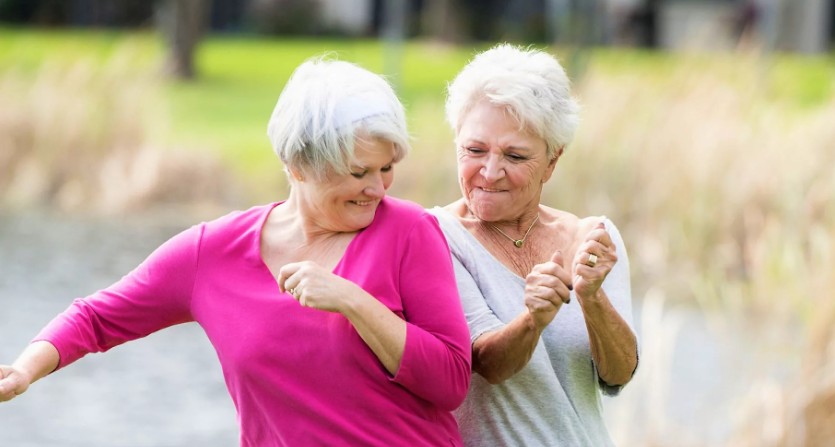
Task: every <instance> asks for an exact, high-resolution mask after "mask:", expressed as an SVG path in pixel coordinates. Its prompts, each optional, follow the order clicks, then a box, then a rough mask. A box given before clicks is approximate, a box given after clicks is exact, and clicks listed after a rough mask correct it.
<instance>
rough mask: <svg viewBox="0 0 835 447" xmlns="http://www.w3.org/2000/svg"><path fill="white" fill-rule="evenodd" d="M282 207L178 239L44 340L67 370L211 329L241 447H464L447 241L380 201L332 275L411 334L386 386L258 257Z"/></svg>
mask: <svg viewBox="0 0 835 447" xmlns="http://www.w3.org/2000/svg"><path fill="white" fill-rule="evenodd" d="M276 205H277V204H271V205H266V206H259V207H254V208H252V209H249V210H247V211H243V212H235V213H232V214H229V215H227V216H225V217H222V218H220V219H217V220H214V221H211V222H208V223H203V224H200V225H196V226H194V227H192V228H190V229H188V230H185V231H184V232H182V233H180V234H178V235H177V236H174V237H173V238H171V239H170V240H169V241H167V242H166V243H164V244H163V245H162V246H160V247H159V248H158V249H157V250H156V251H154V253H152V254H151V255H150V256H149V257H148V259H146V260H145V261H144V262H143V263H142V264H140V265H139V267H137V268H136V269H135V270H134V271H132V272H131V273H129V274H128V275H127V276H125V277H124V278H122V279H121V280H120V281H118V282H117V283H116V284H114V285H112V286H110V287H109V288H107V289H105V290H101V291H99V292H96V293H94V294H93V295H90V296H88V297H86V298H80V299H76V300H75V301H73V303H72V305H71V306H70V307H69V308H68V309H67V310H66V311H65V312H63V313H62V314H60V315H58V316H57V317H56V318H55V319H54V320H53V321H51V322H50V323H49V324H48V325H47V326H46V327H45V328H44V329H43V330H42V331H41V333H40V334H39V335H38V336H37V337H36V338H35V340H46V341H49V342H50V343H52V344H53V345H55V347H56V348H57V349H58V352H59V354H60V363H59V368H62V367H64V366H66V365H68V364H70V363H72V362H74V361H75V360H78V359H79V358H81V357H82V356H84V355H85V354H87V353H91V352H102V351H106V350H108V349H110V348H112V347H114V346H117V345H119V344H121V343H124V342H126V341H129V340H133V339H137V338H140V337H144V336H146V335H148V334H151V333H152V332H155V331H158V330H160V329H163V328H165V327H168V326H172V325H175V324H179V323H186V322H191V321H195V322H197V323H198V324H200V325H201V326H202V328H203V329H204V330H205V332H206V335H207V336H208V338H209V340H210V341H211V343H212V345H213V346H214V348H215V350H216V352H217V355H218V358H219V360H220V363H221V366H222V369H223V374H224V378H225V381H226V385H227V388H228V390H229V393H230V394H231V396H232V400H233V401H234V403H235V407H236V408H237V411H238V419H239V423H240V428H241V445H242V446H319V445H322V446H325V445H327V446H360V445H362V446H397V445H404V446H406V445H408V446H418V445H426V446H440V445H461V437H460V434H459V431H458V427H457V425H456V422H455V419H454V418H453V416H452V414H451V411H452V410H453V409H455V408H456V407H458V405H459V404H460V403H461V402H462V401H463V399H464V397H465V395H466V393H467V388H468V386H469V381H470V361H471V360H470V340H469V333H468V330H467V325H466V322H465V319H464V315H463V312H462V309H461V304H460V301H459V298H458V292H457V288H456V283H455V277H454V273H453V269H452V263H451V258H450V254H449V251H448V247H447V245H446V241H445V239H444V236H443V233H441V230H440V228H439V226H438V223H437V220H436V219H435V217H434V216H432V215H431V214H428V213H426V212H425V211H424V210H423V209H421V208H420V207H418V206H417V205H414V204H411V203H409V202H405V201H401V200H397V199H393V198H388V197H387V198H385V199H384V200H383V202H382V203H381V204H380V205H379V207H378V209H377V213H376V215H375V217H374V221H373V222H372V224H371V225H369V226H368V227H367V228H365V229H364V230H362V231H360V232H359V233H358V234H357V235H356V236H355V237H354V239H353V240H352V241H351V243H350V245H349V246H348V248H347V249H346V251H345V254H344V256H343V258H342V259H341V261H340V262H339V264H338V265H337V266H336V268H335V269H334V273H335V274H337V275H339V276H341V277H343V278H346V279H349V280H351V281H353V282H354V283H356V284H358V285H360V286H361V287H362V288H363V289H365V290H366V291H367V292H368V293H370V294H371V295H372V296H374V297H376V298H377V299H378V300H380V301H381V302H383V303H384V304H385V305H386V306H388V308H389V309H391V310H392V311H393V312H395V313H396V314H397V315H399V316H400V317H401V318H403V319H404V320H405V321H406V322H407V331H406V346H405V352H404V353H403V358H402V362H401V364H400V368H399V370H398V371H397V374H396V375H394V376H391V374H389V373H388V372H387V371H386V370H385V368H384V367H383V365H382V364H381V363H380V362H379V360H378V359H377V357H376V356H375V355H374V353H373V352H372V351H371V349H370V348H368V346H367V345H366V344H365V343H364V342H363V340H362V339H361V338H360V336H359V334H358V333H357V332H356V330H355V329H354V327H353V326H352V325H351V323H350V322H349V321H348V320H347V319H346V318H345V317H343V316H342V315H341V314H338V313H331V312H325V311H320V310H315V309H310V308H303V307H301V306H300V305H299V303H298V302H297V301H296V300H295V299H293V297H292V296H290V295H287V294H282V293H281V292H280V291H279V289H278V285H277V283H276V280H275V278H273V276H272V274H271V273H270V271H269V269H268V268H267V266H266V265H265V264H264V262H263V261H262V258H261V255H260V235H261V228H262V226H263V224H264V222H265V220H266V218H267V215H268V214H269V212H270V211H271V210H272V209H273V208H274V207H275V206H276Z"/></svg>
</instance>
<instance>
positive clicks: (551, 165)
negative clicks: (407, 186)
mask: <svg viewBox="0 0 835 447" xmlns="http://www.w3.org/2000/svg"><path fill="white" fill-rule="evenodd" d="M563 149H565V146H560V147H558V148H557V152H556V153H555V154H554V158H552V159H551V161H549V162H548V167H547V168H545V174H544V175H543V176H542V183H545V182H547V181H548V180H550V179H551V175H552V174H553V173H554V168H556V167H557V161H559V159H560V157H562V151H563Z"/></svg>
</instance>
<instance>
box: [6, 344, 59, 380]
mask: <svg viewBox="0 0 835 447" xmlns="http://www.w3.org/2000/svg"><path fill="white" fill-rule="evenodd" d="M59 361H60V356H59V354H58V350H57V349H55V346H54V345H53V344H52V343H50V342H48V341H36V342H34V343H30V344H29V346H27V347H26V349H24V350H23V352H22V353H21V354H20V356H18V358H17V360H15V362H14V363H12V368H14V369H16V370H18V371H19V372H21V373H22V374H25V375H26V376H27V378H28V379H29V383H30V384H32V383H35V382H36V381H38V380H40V379H41V378H43V377H44V376H46V375H47V374H49V373H51V372H52V371H55V368H57V367H58V362H59Z"/></svg>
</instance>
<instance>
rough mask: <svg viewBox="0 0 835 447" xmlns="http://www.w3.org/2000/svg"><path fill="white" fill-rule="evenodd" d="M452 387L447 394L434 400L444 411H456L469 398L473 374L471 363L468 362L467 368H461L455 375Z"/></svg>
mask: <svg viewBox="0 0 835 447" xmlns="http://www.w3.org/2000/svg"><path fill="white" fill-rule="evenodd" d="M455 377H456V378H455V379H454V380H453V383H452V386H451V387H449V388H448V389H447V392H445V393H442V394H440V395H437V396H436V398H435V399H434V402H435V405H436V406H437V407H438V408H439V409H441V410H443V411H454V410H456V409H457V408H458V407H460V406H461V404H462V403H464V399H466V398H467V393H468V392H469V390H470V380H471V378H472V373H471V371H470V363H469V362H466V367H465V368H460V370H459V371H457V372H456V374H455Z"/></svg>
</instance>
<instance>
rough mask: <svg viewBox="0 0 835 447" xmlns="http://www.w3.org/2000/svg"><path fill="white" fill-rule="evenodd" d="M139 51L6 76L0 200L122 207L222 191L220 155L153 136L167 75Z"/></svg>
mask: <svg viewBox="0 0 835 447" xmlns="http://www.w3.org/2000/svg"><path fill="white" fill-rule="evenodd" d="M134 57H136V52H135V49H134V48H133V47H132V46H131V45H130V44H129V43H128V44H124V45H123V46H122V47H121V48H120V50H119V51H118V52H115V53H114V54H113V55H112V56H111V57H109V58H107V59H106V60H105V61H104V63H101V62H98V61H95V60H93V59H91V58H85V57H82V58H79V59H77V60H67V61H57V60H45V61H42V63H41V64H40V65H35V66H32V67H29V68H24V67H21V66H17V67H13V68H12V69H9V70H7V71H6V72H5V73H3V75H2V76H0V103H2V104H3V106H2V108H0V147H2V151H0V167H2V168H0V172H2V174H3V175H2V176H0V191H2V193H1V194H0V202H2V203H3V204H5V205H6V206H7V207H26V206H31V205H41V206H51V207H55V208H58V209H61V210H64V211H77V210H83V211H95V212H103V213H113V212H124V211H131V210H138V209H141V208H145V207H147V206H148V205H151V204H159V203H171V202H196V203H200V202H201V201H204V200H207V201H216V200H219V199H221V198H223V196H224V192H225V189H224V188H223V187H222V186H223V185H222V180H223V176H224V175H225V172H224V170H223V169H221V168H220V166H219V164H218V163H217V160H215V157H213V156H212V154H199V152H195V151H189V152H186V151H184V150H181V149H176V148H171V147H164V146H161V145H160V144H159V142H156V141H155V140H154V138H153V135H154V133H155V132H159V131H160V130H161V129H163V128H164V127H165V124H164V123H165V112H164V109H161V108H160V104H162V103H161V102H160V82H159V80H158V79H156V78H155V77H154V76H151V75H149V74H148V73H146V72H141V71H140V72H136V71H134V70H133V68H132V60H133V58H134Z"/></svg>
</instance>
